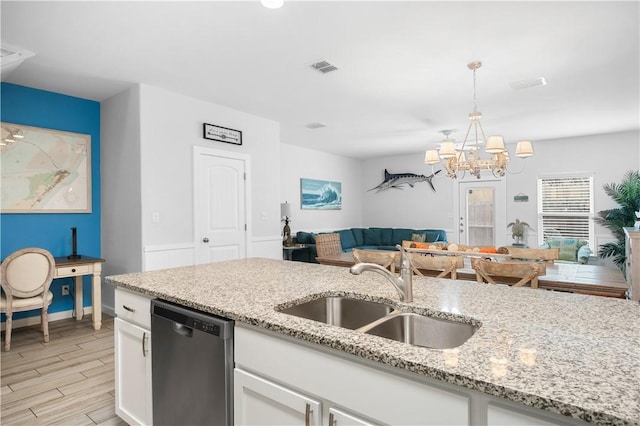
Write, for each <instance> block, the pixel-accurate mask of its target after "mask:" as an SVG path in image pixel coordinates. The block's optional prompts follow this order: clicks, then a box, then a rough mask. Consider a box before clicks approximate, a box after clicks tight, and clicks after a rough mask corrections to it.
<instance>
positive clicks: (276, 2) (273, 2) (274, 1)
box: [260, 0, 284, 9]
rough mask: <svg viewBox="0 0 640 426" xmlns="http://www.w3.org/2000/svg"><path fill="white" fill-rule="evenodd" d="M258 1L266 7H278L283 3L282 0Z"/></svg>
mask: <svg viewBox="0 0 640 426" xmlns="http://www.w3.org/2000/svg"><path fill="white" fill-rule="evenodd" d="M260 3H262V5H263V6H264V7H266V8H267V9H280V8H281V7H282V6H283V5H284V0H260Z"/></svg>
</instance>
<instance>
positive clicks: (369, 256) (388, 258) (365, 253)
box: [353, 248, 400, 272]
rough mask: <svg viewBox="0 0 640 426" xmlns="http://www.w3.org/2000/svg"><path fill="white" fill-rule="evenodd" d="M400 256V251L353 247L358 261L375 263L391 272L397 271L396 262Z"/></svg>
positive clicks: (354, 258) (354, 257)
mask: <svg viewBox="0 0 640 426" xmlns="http://www.w3.org/2000/svg"><path fill="white" fill-rule="evenodd" d="M399 258H400V252H394V251H384V250H360V249H355V248H354V249H353V260H355V262H356V263H375V264H377V265H380V266H382V267H383V268H385V269H388V270H390V271H391V272H395V271H396V263H397V262H398V261H399Z"/></svg>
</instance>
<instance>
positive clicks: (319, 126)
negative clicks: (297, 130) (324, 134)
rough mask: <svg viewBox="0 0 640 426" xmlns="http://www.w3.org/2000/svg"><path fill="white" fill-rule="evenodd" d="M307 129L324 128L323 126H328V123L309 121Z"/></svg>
mask: <svg viewBox="0 0 640 426" xmlns="http://www.w3.org/2000/svg"><path fill="white" fill-rule="evenodd" d="M305 127H306V128H307V129H322V128H323V127H327V125H326V124H323V123H318V122H316V123H309V124H307V125H306V126H305Z"/></svg>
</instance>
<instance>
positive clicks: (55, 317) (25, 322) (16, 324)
mask: <svg viewBox="0 0 640 426" xmlns="http://www.w3.org/2000/svg"><path fill="white" fill-rule="evenodd" d="M92 313H93V308H92V307H91V306H85V308H84V315H90V314H92ZM73 317H74V315H73V310H72V309H70V310H68V311H60V312H53V313H50V314H49V322H52V321H59V320H62V319H67V318H73ZM37 324H40V311H38V315H35V316H33V317H27V318H20V319H18V320H14V321H13V324H12V325H11V329H12V330H15V329H16V328H21V327H28V326H30V325H37ZM1 329H2V331H4V330H5V323H4V322H3V323H2V328H1Z"/></svg>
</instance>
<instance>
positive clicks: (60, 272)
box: [53, 256, 104, 330]
mask: <svg viewBox="0 0 640 426" xmlns="http://www.w3.org/2000/svg"><path fill="white" fill-rule="evenodd" d="M54 260H55V262H56V273H55V275H54V276H53V278H54V279H55V278H65V277H73V278H74V280H73V284H74V294H75V301H74V304H73V306H74V310H75V312H76V320H78V321H80V320H81V319H82V317H83V316H84V308H83V306H82V305H83V303H82V290H83V289H82V277H83V276H84V275H92V281H91V306H92V307H93V328H94V330H100V327H102V301H101V289H100V285H101V281H100V274H101V273H102V263H103V262H104V259H98V258H95V257H89V256H82V257H80V258H79V259H69V258H68V257H56V258H54Z"/></svg>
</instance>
